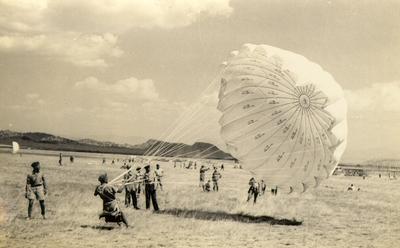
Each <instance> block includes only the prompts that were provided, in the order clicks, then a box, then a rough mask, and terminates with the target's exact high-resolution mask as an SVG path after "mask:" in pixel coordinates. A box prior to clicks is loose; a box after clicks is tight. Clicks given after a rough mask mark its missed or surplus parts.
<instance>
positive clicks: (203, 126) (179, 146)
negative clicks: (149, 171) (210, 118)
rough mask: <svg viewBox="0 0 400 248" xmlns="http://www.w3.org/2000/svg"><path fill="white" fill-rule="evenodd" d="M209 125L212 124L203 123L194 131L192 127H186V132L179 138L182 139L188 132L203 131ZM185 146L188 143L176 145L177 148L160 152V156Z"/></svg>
mask: <svg viewBox="0 0 400 248" xmlns="http://www.w3.org/2000/svg"><path fill="white" fill-rule="evenodd" d="M209 125H210V124H207V125H201V127H200V128H198V129H196V131H194V132H193V131H192V130H191V129H186V130H185V132H184V133H183V134H182V135H181V136H180V137H178V139H180V138H181V137H183V136H184V135H186V133H188V132H190V133H191V134H197V133H199V132H201V131H202V130H204V129H206V128H207V127H208V126H209ZM185 146H186V144H180V145H178V146H176V147H175V148H172V149H171V150H167V151H164V152H163V153H161V154H159V155H158V156H164V155H165V154H169V153H171V152H173V151H177V150H179V149H181V148H183V147H185Z"/></svg>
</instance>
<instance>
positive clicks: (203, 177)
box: [199, 165, 209, 191]
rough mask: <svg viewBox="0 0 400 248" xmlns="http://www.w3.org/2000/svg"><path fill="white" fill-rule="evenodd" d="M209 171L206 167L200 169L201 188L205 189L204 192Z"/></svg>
mask: <svg viewBox="0 0 400 248" xmlns="http://www.w3.org/2000/svg"><path fill="white" fill-rule="evenodd" d="M208 170H209V168H206V167H205V166H204V165H202V166H201V167H200V185H199V186H200V187H201V188H202V189H203V191H204V184H205V181H206V171H208Z"/></svg>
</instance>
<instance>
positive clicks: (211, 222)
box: [0, 154, 400, 248]
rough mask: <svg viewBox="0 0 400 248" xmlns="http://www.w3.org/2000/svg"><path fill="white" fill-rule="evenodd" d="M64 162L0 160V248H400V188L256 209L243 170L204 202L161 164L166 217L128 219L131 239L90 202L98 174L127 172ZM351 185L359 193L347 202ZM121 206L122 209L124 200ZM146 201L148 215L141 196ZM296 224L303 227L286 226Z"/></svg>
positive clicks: (328, 187)
mask: <svg viewBox="0 0 400 248" xmlns="http://www.w3.org/2000/svg"><path fill="white" fill-rule="evenodd" d="M34 160H39V161H41V163H42V165H43V166H42V170H43V172H44V173H45V175H47V178H48V181H49V187H50V188H49V191H50V194H49V197H48V199H47V209H48V211H47V212H48V219H47V220H42V219H41V218H40V214H39V206H38V205H35V209H34V215H35V218H34V219H33V220H30V221H27V220H25V217H26V211H27V202H26V200H25V198H24V183H25V177H26V174H27V173H29V172H30V167H29V164H30V163H31V162H32V161H34ZM57 160H58V158H57V157H50V156H35V155H24V156H22V157H19V156H12V155H10V154H0V168H1V169H2V171H1V175H0V179H1V182H2V184H1V185H2V187H1V191H0V193H1V194H0V224H1V227H0V246H4V247H69V248H71V247H112V246H115V247H398V246H399V243H400V224H399V223H400V207H399V203H400V190H399V186H400V182H399V181H389V180H387V179H378V178H369V179H367V180H362V179H360V178H344V177H334V178H331V179H329V180H328V181H326V182H324V183H323V184H322V185H321V186H320V187H319V188H317V189H316V190H314V191H312V192H309V193H306V194H303V195H301V196H299V195H278V196H277V197H272V196H271V195H269V194H267V195H265V196H263V197H261V198H260V201H259V203H258V204H256V205H253V204H252V203H246V201H245V200H246V190H247V181H248V179H249V174H248V173H246V172H245V171H243V170H238V169H232V168H226V169H225V171H223V172H222V174H223V178H222V180H221V186H220V192H219V193H213V192H211V193H202V192H200V190H199V187H198V172H197V171H194V170H186V169H180V168H176V169H174V168H172V167H173V166H172V165H168V164H163V165H162V166H163V168H164V170H165V172H166V178H165V180H164V181H165V189H164V191H162V192H160V191H158V198H159V205H160V206H161V208H162V209H163V211H162V212H161V213H160V214H154V213H153V212H152V211H146V210H139V211H135V210H133V209H124V212H125V213H126V215H127V216H128V219H129V221H130V224H131V227H130V228H128V229H126V228H124V227H118V226H115V225H112V224H104V223H103V222H102V221H100V220H98V215H97V214H98V213H99V212H100V211H101V200H100V199H99V198H95V197H94V196H93V191H94V188H95V185H96V184H97V176H98V174H99V173H100V172H104V171H107V172H108V173H109V175H110V178H112V177H113V176H116V175H118V174H119V173H121V170H120V169H118V168H111V167H110V166H107V167H104V166H101V165H100V159H97V160H94V159H85V158H78V159H76V161H75V163H74V164H73V165H67V166H65V167H58V166H57ZM88 163H89V164H88ZM115 167H117V166H115ZM118 167H119V166H118ZM226 167H228V166H226ZM350 183H354V184H355V185H356V186H357V187H360V188H361V191H360V192H346V191H345V189H346V188H347V186H348V185H349V184H350ZM120 199H121V202H123V194H121V195H120ZM139 201H140V205H141V208H142V209H143V208H144V196H143V195H141V198H140V200H139ZM285 219H286V220H285ZM293 219H296V220H300V221H303V222H302V225H297V226H296V225H294V226H293V225H287V224H288V223H291V221H292V220H293ZM279 220H281V221H282V220H284V221H283V222H279ZM285 221H289V222H285ZM252 222H259V223H252ZM104 227H107V228H104Z"/></svg>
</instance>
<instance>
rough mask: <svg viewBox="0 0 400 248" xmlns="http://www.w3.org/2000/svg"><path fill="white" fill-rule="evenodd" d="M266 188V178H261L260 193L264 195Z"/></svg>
mask: <svg viewBox="0 0 400 248" xmlns="http://www.w3.org/2000/svg"><path fill="white" fill-rule="evenodd" d="M266 189H267V185H266V184H265V182H264V180H261V182H260V195H264V193H265V190H266Z"/></svg>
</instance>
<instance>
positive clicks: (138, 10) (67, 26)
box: [0, 0, 232, 66]
mask: <svg viewBox="0 0 400 248" xmlns="http://www.w3.org/2000/svg"><path fill="white" fill-rule="evenodd" d="M229 1H230V0H192V1H189V0H187V1H185V0H113V1H110V0H86V1H81V0H58V1H50V0H0V52H2V51H3V52H4V51H8V52H10V51H11V52H15V51H23V52H26V51H34V52H37V53H38V54H40V55H46V56H54V57H55V58H56V59H60V60H63V61H65V62H69V63H72V64H74V65H76V66H107V65H108V63H107V62H106V59H107V58H109V57H119V56H121V54H122V50H121V49H120V48H119V47H118V46H117V40H118V39H117V35H118V34H121V33H123V32H125V31H127V30H129V29H131V28H154V27H158V28H175V27H183V26H188V25H190V24H192V23H193V22H195V21H196V20H197V19H198V18H199V17H200V16H202V15H206V16H229V15H230V14H231V13H232V8H231V7H230V6H229ZM110 33H113V34H114V35H111V34H110Z"/></svg>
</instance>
